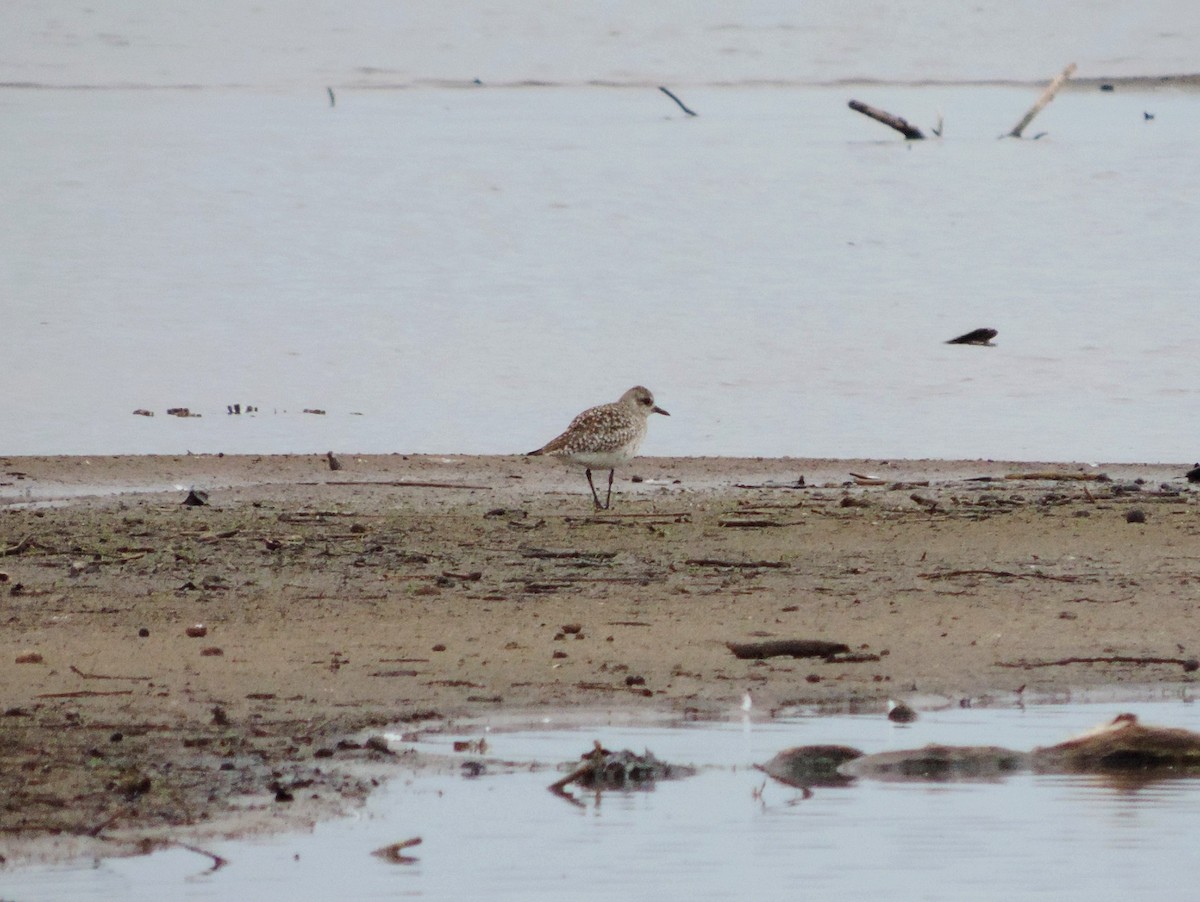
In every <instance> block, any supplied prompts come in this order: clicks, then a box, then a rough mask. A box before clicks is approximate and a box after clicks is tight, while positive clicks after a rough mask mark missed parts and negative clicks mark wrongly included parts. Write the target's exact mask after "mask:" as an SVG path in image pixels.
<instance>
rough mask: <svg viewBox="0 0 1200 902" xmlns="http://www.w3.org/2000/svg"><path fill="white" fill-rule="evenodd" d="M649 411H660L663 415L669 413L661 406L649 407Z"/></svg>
mask: <svg viewBox="0 0 1200 902" xmlns="http://www.w3.org/2000/svg"><path fill="white" fill-rule="evenodd" d="M650 412H651V413H661V414H662V415H663V416H664V417H669V416H670V414H669V413H667V412H666V411H665V410H663V409H662V408H661V407H651V408H650Z"/></svg>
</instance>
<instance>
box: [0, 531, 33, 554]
mask: <svg viewBox="0 0 1200 902" xmlns="http://www.w3.org/2000/svg"><path fill="white" fill-rule="evenodd" d="M32 547H33V536H26V537H25V538H23V539H22V540H21V541H19V542H17V544H16V545H12V546H10V547H8V548H0V557H8V556H9V555H13V554H20V553H21V552H22V551H27V550H28V549H30V548H32Z"/></svg>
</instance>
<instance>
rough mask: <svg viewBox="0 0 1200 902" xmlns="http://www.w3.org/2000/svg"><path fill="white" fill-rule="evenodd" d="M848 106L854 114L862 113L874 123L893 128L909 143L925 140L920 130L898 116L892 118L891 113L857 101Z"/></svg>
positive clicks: (852, 101)
mask: <svg viewBox="0 0 1200 902" xmlns="http://www.w3.org/2000/svg"><path fill="white" fill-rule="evenodd" d="M849 106H850V109H852V110H854V112H856V113H862V114H863V115H864V116H868V117H870V118H871V119H874V120H875V121H876V122H882V123H883V124H884V125H886V126H888V127H889V128H894V129H895V130H896V131H898V132H900V134H902V135H904V137H905V138H907V139H908V140H909V141H921V140H924V138H925V135H923V134H922V133H921V130H920V129H919V128H917V127H916V126H915V125H910V124H909V123H908V122H907V121H906V120H904V119H901V118H900V117H899V116H893V115H892V114H891V113H889V112H886V111H885V110H881V109H878V108H877V107H873V106H868V105H867V104H865V103H861V102H859V101H857V100H851V101H850V104H849Z"/></svg>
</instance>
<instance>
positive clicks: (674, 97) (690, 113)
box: [658, 85, 698, 116]
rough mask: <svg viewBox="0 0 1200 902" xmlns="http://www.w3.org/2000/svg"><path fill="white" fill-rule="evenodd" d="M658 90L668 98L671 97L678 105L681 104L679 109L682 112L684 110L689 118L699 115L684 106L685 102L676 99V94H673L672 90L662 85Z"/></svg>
mask: <svg viewBox="0 0 1200 902" xmlns="http://www.w3.org/2000/svg"><path fill="white" fill-rule="evenodd" d="M658 89H659V90H660V91H662V92H663V93H664V94H666V95H667V96H668V97H670V98H671V99H672V100H674V101H675V102H676V103H677V104H679V108H680V109H681V110H683V111H684V112H685V113H687V114H688V115H689V116H695V115H698V114H697V113H696V111H695V110H689V109H688V108H687V106H685V105H684V102H683V101H682V100H680V99H679V98H678V97H676V96H675V95H674V94H672V93H671V91H670V89H668V88H664V87H663V86H662V85H659V87H658Z"/></svg>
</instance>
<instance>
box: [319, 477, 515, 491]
mask: <svg viewBox="0 0 1200 902" xmlns="http://www.w3.org/2000/svg"><path fill="white" fill-rule="evenodd" d="M296 485H325V486H335V485H382V486H388V487H389V488H401V489H489V490H490V489H491V488H492V487H491V486H490V485H471V484H470V483H466V482H414V481H410V480H407V479H396V480H390V481H383V480H375V479H338V480H332V481H326V482H298V483H296Z"/></svg>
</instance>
